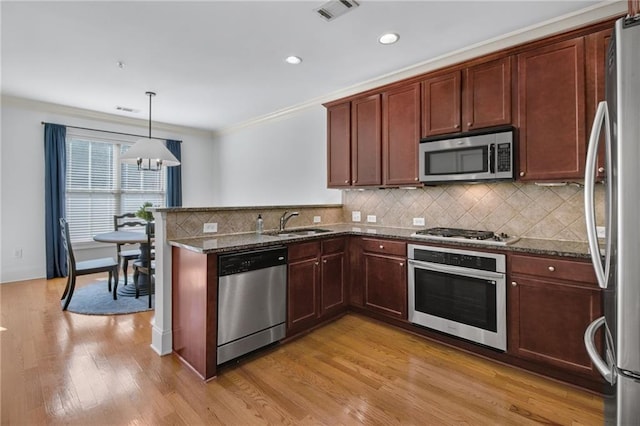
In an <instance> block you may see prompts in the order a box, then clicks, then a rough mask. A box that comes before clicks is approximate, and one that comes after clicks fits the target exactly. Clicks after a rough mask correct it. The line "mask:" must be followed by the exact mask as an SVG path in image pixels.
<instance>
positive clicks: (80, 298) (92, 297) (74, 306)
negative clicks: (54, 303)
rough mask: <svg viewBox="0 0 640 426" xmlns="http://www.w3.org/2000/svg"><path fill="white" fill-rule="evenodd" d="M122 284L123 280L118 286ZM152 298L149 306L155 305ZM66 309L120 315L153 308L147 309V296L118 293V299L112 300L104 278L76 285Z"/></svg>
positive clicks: (94, 313) (95, 313)
mask: <svg viewBox="0 0 640 426" xmlns="http://www.w3.org/2000/svg"><path fill="white" fill-rule="evenodd" d="M123 285H124V281H121V282H120V283H118V288H120V286H123ZM129 285H133V284H131V283H130V284H129ZM153 299H154V296H152V297H151V306H155V301H154V300H153ZM67 310H68V311H69V312H75V313H77V314H85V315H120V314H132V313H135V312H144V311H150V310H153V308H151V309H149V296H140V297H139V298H138V299H136V298H135V297H126V296H120V295H118V299H117V300H113V293H111V292H109V290H108V289H107V280H106V279H104V280H96V281H95V282H92V283H89V284H84V285H81V286H76V289H75V291H74V292H73V297H72V298H71V302H70V303H69V306H68V307H67Z"/></svg>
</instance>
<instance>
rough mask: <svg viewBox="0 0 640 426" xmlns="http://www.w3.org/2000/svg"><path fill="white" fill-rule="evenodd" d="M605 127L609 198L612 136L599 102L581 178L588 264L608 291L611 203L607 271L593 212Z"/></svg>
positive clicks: (601, 104) (602, 104)
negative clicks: (599, 156) (589, 256)
mask: <svg viewBox="0 0 640 426" xmlns="http://www.w3.org/2000/svg"><path fill="white" fill-rule="evenodd" d="M603 123H604V125H605V143H606V147H605V150H606V161H607V170H606V172H607V174H608V176H607V178H606V181H607V191H608V194H611V175H610V174H611V164H610V163H611V155H610V153H611V151H610V146H611V134H610V127H609V109H608V108H607V103H606V102H605V101H602V102H600V103H599V104H598V110H597V111H596V116H595V119H594V120H593V127H592V128H591V136H590V137H589V149H588V151H587V162H586V165H585V174H584V210H585V219H586V222H587V239H588V241H589V251H590V253H591V262H592V263H593V268H594V270H595V273H596V278H597V280H598V285H599V286H600V288H607V277H608V276H609V263H610V258H611V203H609V202H607V205H606V213H605V214H606V218H607V236H606V245H605V265H606V270H605V268H604V267H603V266H602V260H601V258H600V246H599V245H598V235H597V232H596V212H595V200H594V198H595V177H596V162H597V158H598V147H599V145H600V131H601V130H602V124H603Z"/></svg>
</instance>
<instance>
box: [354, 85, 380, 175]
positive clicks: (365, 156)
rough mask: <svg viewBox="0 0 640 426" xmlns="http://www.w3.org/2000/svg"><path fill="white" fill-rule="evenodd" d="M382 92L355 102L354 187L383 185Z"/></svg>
mask: <svg viewBox="0 0 640 426" xmlns="http://www.w3.org/2000/svg"><path fill="white" fill-rule="evenodd" d="M381 116H382V112H381V101H380V94H374V95H371V96H366V97H363V98H359V99H356V100H354V101H353V102H352V103H351V172H352V178H353V181H352V184H353V185H354V186H366V185H381V184H382V172H381V167H382V160H381V154H382V144H381V141H380V139H381V134H382V125H381Z"/></svg>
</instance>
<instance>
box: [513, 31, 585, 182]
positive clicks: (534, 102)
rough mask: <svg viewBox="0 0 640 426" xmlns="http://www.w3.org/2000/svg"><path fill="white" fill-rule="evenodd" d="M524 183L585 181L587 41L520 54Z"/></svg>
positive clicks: (521, 138)
mask: <svg viewBox="0 0 640 426" xmlns="http://www.w3.org/2000/svg"><path fill="white" fill-rule="evenodd" d="M518 92H519V93H518V95H519V105H518V106H519V117H518V118H519V122H520V135H519V139H520V180H527V181H544V180H566V179H581V178H583V177H584V163H585V159H586V139H585V137H586V136H585V55H584V39H583V38H582V37H580V38H576V39H572V40H568V41H563V42H558V43H554V44H551V45H547V46H543V47H540V48H536V49H532V50H530V51H527V52H524V53H521V54H520V55H518Z"/></svg>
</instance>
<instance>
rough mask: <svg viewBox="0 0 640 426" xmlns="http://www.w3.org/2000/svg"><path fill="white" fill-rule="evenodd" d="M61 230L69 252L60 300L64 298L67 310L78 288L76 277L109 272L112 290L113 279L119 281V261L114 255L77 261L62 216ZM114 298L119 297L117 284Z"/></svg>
mask: <svg viewBox="0 0 640 426" xmlns="http://www.w3.org/2000/svg"><path fill="white" fill-rule="evenodd" d="M60 231H61V232H62V245H63V246H64V250H65V252H66V254H67V266H68V268H69V272H68V276H67V286H66V287H65V288H64V292H63V293H62V297H61V298H60V300H64V303H63V305H62V310H63V311H66V310H67V307H68V306H69V302H71V298H72V297H73V291H74V290H75V288H76V277H77V276H79V275H89V274H95V273H98V272H108V273H109V280H108V281H107V283H108V284H107V288H108V289H109V291H111V280H112V279H114V280H115V281H114V282H115V283H117V282H118V261H117V260H116V259H114V258H112V257H103V258H100V259H92V260H83V261H80V262H77V261H76V257H75V255H74V254H73V247H72V246H71V237H70V236H69V226H68V225H67V221H66V220H65V218H60ZM113 298H114V300H115V299H117V298H118V296H117V294H116V286H115V285H114V288H113Z"/></svg>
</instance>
